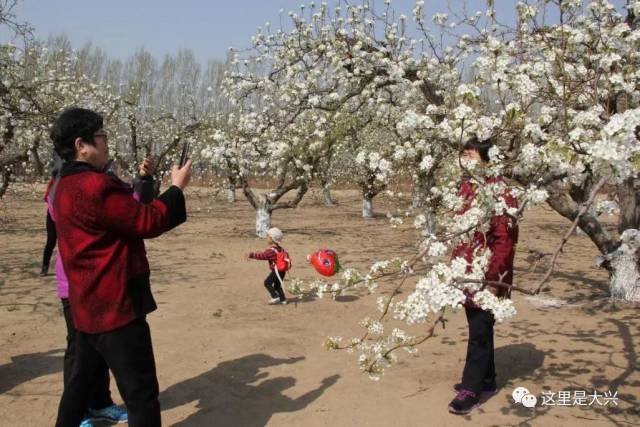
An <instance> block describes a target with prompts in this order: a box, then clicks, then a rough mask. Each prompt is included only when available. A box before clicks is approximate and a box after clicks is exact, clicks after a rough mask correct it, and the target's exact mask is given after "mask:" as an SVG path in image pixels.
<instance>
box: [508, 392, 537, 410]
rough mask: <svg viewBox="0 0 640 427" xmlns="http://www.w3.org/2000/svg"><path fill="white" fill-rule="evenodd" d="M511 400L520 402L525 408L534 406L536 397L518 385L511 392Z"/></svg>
mask: <svg viewBox="0 0 640 427" xmlns="http://www.w3.org/2000/svg"><path fill="white" fill-rule="evenodd" d="M511 396H512V397H513V400H514V401H515V402H516V403H521V404H522V406H524V407H525V408H535V407H536V403H538V399H537V398H536V397H535V396H534V395H533V394H531V393H529V390H527V389H526V388H525V387H518V388H516V389H515V390H513V393H511Z"/></svg>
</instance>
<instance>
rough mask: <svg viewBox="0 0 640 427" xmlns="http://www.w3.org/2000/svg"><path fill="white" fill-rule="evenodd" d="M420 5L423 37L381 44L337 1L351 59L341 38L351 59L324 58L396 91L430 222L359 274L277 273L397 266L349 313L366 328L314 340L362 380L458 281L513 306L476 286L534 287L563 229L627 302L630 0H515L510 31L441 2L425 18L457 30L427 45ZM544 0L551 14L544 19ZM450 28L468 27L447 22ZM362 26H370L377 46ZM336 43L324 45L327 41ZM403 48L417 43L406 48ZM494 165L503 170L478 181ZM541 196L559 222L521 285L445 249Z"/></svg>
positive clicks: (445, 304) (634, 169)
mask: <svg viewBox="0 0 640 427" xmlns="http://www.w3.org/2000/svg"><path fill="white" fill-rule="evenodd" d="M423 7H424V2H422V1H417V2H416V7H415V9H414V23H415V24H416V26H417V28H418V29H419V30H420V31H422V32H423V35H424V38H423V42H422V43H420V42H419V41H411V40H409V39H408V38H404V41H403V43H402V44H401V47H400V48H399V51H400V53H397V52H398V51H394V50H393V49H391V48H390V47H389V46H392V45H393V44H392V43H389V36H388V34H389V32H388V31H387V32H384V31H380V32H377V33H376V32H375V31H369V30H368V28H369V27H373V26H375V24H376V22H381V20H380V19H379V17H377V16H376V15H374V14H372V13H369V12H367V10H368V7H367V3H366V2H365V4H364V6H348V7H347V15H348V16H351V17H353V16H355V17H356V18H354V19H352V20H350V21H349V25H351V26H355V27H357V28H359V29H360V31H359V32H358V31H357V30H354V31H353V33H355V34H358V35H356V36H353V37H354V39H352V40H356V39H357V37H361V38H360V39H357V40H358V42H361V47H362V46H364V47H365V48H364V49H362V48H361V51H362V50H363V51H364V53H362V55H359V56H357V60H356V59H354V56H353V55H351V56H349V55H346V54H345V51H344V50H343V51H340V53H336V54H335V56H336V57H339V58H345V57H347V58H349V59H350V60H351V62H349V63H348V64H346V65H345V64H344V63H342V64H340V65H341V67H339V68H336V71H335V73H336V74H338V73H343V80H342V81H343V82H354V81H358V78H359V77H358V76H359V75H360V74H361V72H362V69H360V66H361V64H362V63H361V62H358V61H360V60H362V62H363V63H364V65H362V67H363V69H364V70H365V74H366V72H367V71H366V70H367V66H369V67H372V68H370V69H369V70H370V73H371V74H372V75H375V76H376V77H378V80H377V81H378V82H382V81H384V82H386V83H387V84H385V85H384V86H383V87H378V86H374V87H371V91H370V92H367V96H368V98H369V99H378V98H379V96H380V95H381V94H384V95H385V96H386V95H388V94H389V90H391V93H392V94H398V95H399V96H400V97H401V99H399V100H397V102H394V107H395V106H397V107H400V108H404V111H405V114H404V115H399V117H400V119H399V120H398V121H397V124H396V127H395V128H396V131H397V132H398V134H399V135H400V136H401V137H402V138H403V139H404V140H405V141H406V143H407V145H408V146H409V147H410V148H411V149H413V150H415V148H416V147H418V148H419V149H421V150H422V152H421V153H420V154H417V155H416V157H417V158H420V157H422V160H420V163H423V162H424V165H423V166H422V167H420V169H422V170H424V171H425V172H428V174H427V176H429V178H428V179H429V183H430V185H429V186H425V188H423V189H422V190H420V189H419V188H416V189H414V191H418V192H420V193H423V194H421V195H420V196H421V198H422V200H424V201H427V202H428V205H429V213H432V214H435V215H436V216H437V219H438V221H437V227H436V228H435V229H434V227H429V228H428V229H425V226H426V222H427V221H426V218H425V215H422V214H421V215H418V216H417V217H416V226H417V227H418V228H420V229H422V230H423V234H422V239H421V241H420V246H419V247H420V250H419V252H418V254H417V255H416V256H415V257H414V258H412V259H410V260H396V261H392V260H391V261H382V262H377V263H375V264H374V266H372V268H371V270H370V271H369V272H366V273H361V272H357V271H354V270H352V269H347V270H345V271H344V272H343V273H342V275H341V277H340V278H339V280H338V281H336V282H335V283H323V282H315V283H311V284H308V285H307V287H305V285H304V284H302V283H300V282H295V283H293V286H292V291H293V292H298V293H305V292H310V293H316V294H318V295H323V294H327V293H329V294H332V295H333V296H337V295H340V294H341V293H343V292H346V291H348V290H350V289H352V288H354V287H358V286H366V287H367V288H368V289H370V290H375V288H376V286H375V282H376V281H378V280H385V279H386V278H389V277H397V276H399V277H400V279H399V280H400V283H399V284H398V285H397V287H396V288H395V289H394V291H393V292H392V293H391V296H390V297H386V296H385V297H380V298H379V300H378V308H379V310H380V314H379V315H378V316H376V317H375V318H368V319H365V320H364V321H363V326H364V327H365V328H366V331H365V333H364V334H363V335H362V336H361V337H358V338H354V339H353V340H350V341H348V342H346V343H343V342H342V339H341V338H339V337H333V338H330V339H329V340H328V341H327V346H328V347H329V348H341V349H350V350H357V351H359V353H360V357H359V361H360V366H361V368H362V369H363V370H364V371H366V372H368V373H369V374H370V375H371V376H373V377H374V378H379V376H380V375H381V374H382V372H383V371H384V369H385V368H386V367H388V366H390V365H391V364H392V363H393V361H394V360H395V357H396V356H395V355H394V353H395V352H396V350H398V349H403V348H404V349H406V350H408V351H410V352H412V351H415V348H416V345H417V344H419V343H421V342H423V341H424V340H426V339H428V338H430V337H431V336H433V333H434V331H435V328H436V327H437V325H438V324H439V323H440V322H443V321H444V320H445V319H444V314H445V311H446V310H451V309H455V308H456V307H458V306H459V305H460V304H461V303H462V302H463V301H464V300H465V298H466V297H465V295H464V293H463V291H464V290H465V289H467V290H469V291H472V292H475V301H476V302H477V303H478V304H479V305H480V306H481V307H482V308H484V309H487V310H490V311H492V312H493V314H494V316H495V317H496V319H497V320H498V321H501V320H504V319H507V318H509V317H511V316H512V315H513V314H515V308H514V306H513V304H512V302H511V301H510V300H504V299H498V298H496V297H495V296H494V295H493V294H492V293H491V292H489V291H488V290H487V289H485V287H486V286H487V285H491V286H498V287H507V288H510V289H511V290H520V291H522V292H525V293H528V294H536V293H538V292H540V290H541V287H542V286H543V284H545V283H547V282H548V280H549V278H550V277H551V273H552V271H553V268H554V265H555V260H556V259H557V256H558V255H559V253H560V251H561V249H562V246H563V245H564V243H565V242H566V240H567V239H568V238H569V236H570V232H571V231H572V230H573V229H575V227H577V226H579V227H580V228H581V229H582V230H583V231H584V232H585V233H586V234H587V235H588V236H589V237H590V238H591V240H592V241H593V242H594V244H595V245H596V246H597V247H598V249H599V250H600V251H601V253H602V261H603V262H602V265H603V266H604V267H605V268H607V269H609V271H610V272H611V280H610V289H611V295H612V297H614V298H620V299H623V300H626V301H637V300H638V298H639V296H640V295H639V293H638V290H639V289H640V274H639V273H638V265H639V263H638V255H639V253H640V251H639V250H638V248H639V247H640V246H639V243H638V242H639V240H638V235H639V231H638V226H639V224H638V215H637V212H638V199H637V196H635V193H634V191H635V190H634V188H636V187H634V185H636V186H637V179H638V173H639V171H640V163H638V157H639V155H640V154H639V153H640V144H639V143H638V137H639V134H640V127H639V124H640V122H639V121H638V115H639V112H640V110H639V109H638V101H639V100H640V93H639V88H640V85H639V84H638V83H639V82H638V78H639V77H640V74H639V72H638V70H639V69H640V67H639V65H640V64H639V63H638V60H639V59H640V55H638V52H639V51H640V49H639V48H640V46H639V45H638V41H639V40H640V31H639V30H638V29H637V18H636V17H637V16H638V13H639V12H640V2H637V1H631V2H629V4H628V6H627V11H626V13H625V15H623V14H620V13H619V12H618V11H617V10H616V9H615V8H614V7H613V6H612V5H611V4H609V3H608V2H607V1H604V0H594V1H590V2H582V1H563V2H559V3H557V2H552V1H539V2H530V3H524V2H519V3H518V5H517V16H518V22H517V26H516V28H509V27H506V26H504V25H502V24H500V23H499V22H498V20H497V19H496V12H495V10H494V3H493V2H488V9H487V10H486V11H483V12H480V13H476V14H474V15H471V16H464V15H463V16H456V17H455V18H456V20H455V22H450V23H449V22H448V19H449V17H448V15H446V14H438V15H436V16H434V17H433V21H434V22H435V23H436V25H440V26H442V27H445V26H446V27H447V28H451V27H452V26H453V27H458V28H459V30H458V33H457V34H452V33H449V35H450V36H451V38H450V39H451V40H452V42H451V44H450V45H449V46H443V49H439V48H438V47H437V46H435V45H434V44H433V43H432V42H433V41H434V40H435V39H436V38H435V37H433V35H432V34H431V33H430V30H429V28H428V26H427V25H426V23H425V22H426V20H425V18H424V16H423V15H424V14H423ZM552 8H555V9H556V10H555V13H556V15H557V16H558V19H557V22H548V21H547V22H545V19H546V18H545V17H547V16H549V14H548V13H546V12H549V10H550V9H552ZM386 16H388V15H386ZM385 19H386V18H382V21H384V20H385ZM405 20H406V18H405V19H402V18H399V22H398V23H396V24H393V23H392V24H390V25H387V26H385V28H386V29H388V28H401V27H402V25H404V24H403V22H404V21H405ZM336 22H337V21H336ZM350 29H351V27H350ZM462 30H464V31H468V32H469V34H463V35H460V31H462ZM444 31H445V30H444V28H443V32H444ZM345 32H346V30H345ZM362 34H369V35H370V36H369V38H367V37H365V36H362ZM374 34H385V36H386V39H385V43H382V41H381V40H376V39H375V36H374ZM338 39H339V38H338ZM345 39H346V40H350V39H349V38H348V37H346V36H345V37H344V39H343V40H345ZM363 40H364V41H363ZM356 43H357V42H356ZM337 45H339V43H338V42H336V43H333V44H332V45H331V46H332V48H330V49H327V48H326V46H325V47H324V49H325V50H329V51H332V49H333V50H334V51H338V50H339V49H338V48H336V47H335V46H337ZM419 45H423V46H426V48H425V49H423V50H418V49H417V48H416V46H419ZM396 46H397V45H396ZM367 53H371V55H368V54H367ZM394 54H395V55H397V56H394ZM393 58H403V60H401V61H392V60H391V59H393ZM381 59H386V61H384V60H381ZM354 63H357V68H356V66H355V65H354ZM463 65H464V66H468V65H471V67H472V70H473V71H472V73H471V75H470V77H469V78H466V79H462V78H461V73H460V69H461V67H462V66H463ZM348 87H350V86H349V85H348V84H347V88H348ZM396 88H397V89H398V90H394V89H396ZM399 88H405V90H399ZM345 90H346V89H345ZM379 94H380V95H379ZM474 136H475V137H477V138H479V139H480V140H484V139H488V138H491V139H492V140H493V141H494V143H495V145H494V148H493V149H492V150H491V151H490V153H489V154H490V162H489V163H488V164H486V165H480V164H477V163H474V162H468V161H465V160H463V159H462V158H461V156H460V150H461V148H462V146H463V143H464V142H465V141H466V140H467V139H468V138H470V137H474ZM396 146H397V147H399V148H400V147H402V148H404V145H403V144H397V145H396ZM399 148H398V151H399ZM411 154H412V155H413V153H411ZM398 157H402V155H400V154H398ZM405 157H407V156H405ZM414 164H415V163H414ZM498 176H501V177H503V178H504V180H501V179H499V180H496V179H492V178H491V177H498ZM463 178H464V179H469V180H471V181H472V182H474V184H475V185H476V187H477V190H476V197H475V198H474V200H473V202H472V203H471V204H470V206H469V207H468V209H466V210H465V211H464V212H463V213H460V208H461V207H462V206H463V202H464V201H463V200H462V198H461V197H460V196H459V195H458V194H457V193H458V192H457V190H458V185H459V182H460V181H461V179H463ZM605 184H606V185H608V186H609V188H615V191H614V192H611V193H610V195H613V196H615V197H616V198H617V201H618V202H619V203H620V204H621V205H622V206H621V207H620V211H621V218H620V227H619V230H618V231H619V236H613V235H611V234H610V233H608V232H607V231H606V230H605V229H604V227H603V226H602V224H601V223H600V221H599V220H598V218H597V216H596V215H595V214H594V208H593V206H594V201H595V199H596V196H597V195H598V193H599V192H600V191H601V190H602V189H603V188H604V186H605ZM505 195H509V196H510V197H515V198H516V199H517V200H518V205H519V207H513V206H509V205H508V204H506V202H505ZM544 202H547V203H548V204H549V205H550V206H551V207H552V208H553V209H554V210H556V211H557V212H558V213H560V214H561V215H563V216H565V217H566V218H568V219H569V220H570V221H572V225H571V227H570V228H569V230H568V233H567V234H566V235H565V236H564V237H563V240H562V241H561V242H559V246H558V249H557V250H556V251H555V253H554V257H553V259H552V262H551V265H550V267H549V270H548V271H547V274H545V275H544V277H543V278H542V279H541V281H540V283H538V284H536V286H535V287H534V288H532V289H524V288H521V287H518V286H517V285H507V284H506V283H502V282H501V281H497V282H489V281H487V280H486V279H485V278H484V274H485V271H486V268H487V265H488V263H490V262H491V253H490V251H488V250H484V251H482V253H476V254H475V257H474V259H473V262H472V263H471V264H468V263H467V262H466V261H465V260H463V259H461V258H454V259H448V257H447V253H449V251H450V249H451V248H452V247H455V246H456V245H457V244H459V243H460V242H464V241H466V240H468V239H469V238H470V235H471V234H473V233H475V232H477V231H480V232H483V231H486V230H487V228H488V222H489V220H490V218H491V217H493V216H495V215H506V216H507V217H508V218H510V224H511V226H515V225H516V224H517V223H518V221H520V220H521V219H522V217H523V214H524V211H525V210H526V209H527V208H530V207H532V206H535V205H536V204H540V203H544ZM622 212H624V214H622ZM407 282H413V283H415V287H414V288H413V290H412V291H411V292H409V294H408V295H407V296H405V297H401V296H400V294H399V290H400V288H402V287H403V286H407ZM390 319H394V321H395V322H396V323H397V322H405V323H408V324H409V325H412V324H422V323H425V322H428V321H430V324H431V326H430V327H429V328H428V329H427V331H426V333H425V334H421V335H416V336H412V335H410V334H409V333H408V332H405V331H404V330H402V329H400V328H399V327H397V328H392V329H391V330H387V329H386V326H385V322H386V321H387V320H390ZM390 323H391V322H390Z"/></svg>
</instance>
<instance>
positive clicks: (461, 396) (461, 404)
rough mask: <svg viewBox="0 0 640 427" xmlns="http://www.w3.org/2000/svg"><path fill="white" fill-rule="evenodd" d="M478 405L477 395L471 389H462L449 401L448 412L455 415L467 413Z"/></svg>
mask: <svg viewBox="0 0 640 427" xmlns="http://www.w3.org/2000/svg"><path fill="white" fill-rule="evenodd" d="M478 406H480V399H478V396H476V394H475V393H474V392H472V391H469V390H464V389H462V390H460V391H459V392H458V394H457V395H456V397H455V398H454V399H453V400H452V401H451V403H449V412H451V413H452V414H456V415H467V414H468V413H470V412H471V411H473V410H474V409H475V408H477V407H478Z"/></svg>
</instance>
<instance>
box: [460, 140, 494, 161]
mask: <svg viewBox="0 0 640 427" xmlns="http://www.w3.org/2000/svg"><path fill="white" fill-rule="evenodd" d="M491 147H493V141H492V140H491V138H489V139H485V140H484V141H480V140H479V139H478V137H477V136H474V137H472V138H470V139H469V140H467V142H465V143H464V147H462V151H466V150H474V151H477V152H478V154H480V158H481V159H482V161H483V162H485V163H487V162H489V160H490V158H489V150H490V149H491Z"/></svg>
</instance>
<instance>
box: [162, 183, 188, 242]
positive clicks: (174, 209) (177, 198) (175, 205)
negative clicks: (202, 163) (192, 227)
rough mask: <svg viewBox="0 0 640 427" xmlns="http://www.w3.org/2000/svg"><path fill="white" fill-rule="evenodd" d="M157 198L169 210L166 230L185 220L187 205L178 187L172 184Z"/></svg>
mask: <svg viewBox="0 0 640 427" xmlns="http://www.w3.org/2000/svg"><path fill="white" fill-rule="evenodd" d="M158 200H159V201H161V202H162V203H164V204H165V205H166V206H167V208H168V210H169V223H168V228H167V231H169V230H171V229H172V228H175V227H177V226H178V225H180V224H182V223H183V222H185V221H186V220H187V206H186V203H185V200H184V194H183V193H182V190H181V189H180V188H178V187H176V186H175V185H172V186H171V187H169V188H168V189H167V191H165V192H164V193H162V194H161V195H160V196H159V197H158Z"/></svg>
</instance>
